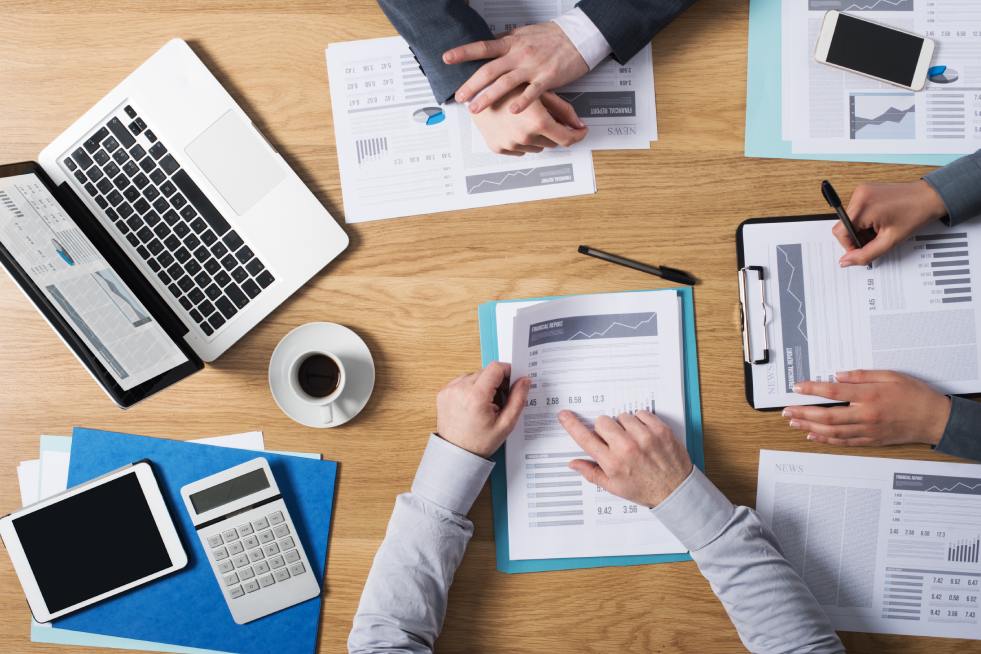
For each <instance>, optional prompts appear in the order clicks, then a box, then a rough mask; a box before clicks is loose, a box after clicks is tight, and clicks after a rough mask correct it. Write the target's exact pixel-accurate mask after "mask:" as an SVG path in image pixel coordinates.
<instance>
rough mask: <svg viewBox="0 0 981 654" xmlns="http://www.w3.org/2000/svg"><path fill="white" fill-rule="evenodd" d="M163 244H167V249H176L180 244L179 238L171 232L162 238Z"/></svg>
mask: <svg viewBox="0 0 981 654" xmlns="http://www.w3.org/2000/svg"><path fill="white" fill-rule="evenodd" d="M164 245H166V246H167V249H168V250H170V251H171V252H173V251H174V250H176V249H177V248H179V247H180V246H181V240H180V239H179V238H177V236H176V235H174V234H171V235H170V236H168V237H167V238H165V239H164Z"/></svg>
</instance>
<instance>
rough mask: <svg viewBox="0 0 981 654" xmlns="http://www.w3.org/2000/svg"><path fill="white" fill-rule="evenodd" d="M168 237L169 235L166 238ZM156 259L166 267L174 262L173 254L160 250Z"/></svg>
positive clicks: (165, 243) (165, 242)
mask: <svg viewBox="0 0 981 654" xmlns="http://www.w3.org/2000/svg"><path fill="white" fill-rule="evenodd" d="M169 238H170V237H168V240H169ZM164 245H167V241H164ZM157 260H158V261H159V262H160V265H161V266H164V267H167V266H169V265H170V264H172V263H173V262H174V255H172V254H171V253H170V252H161V253H160V256H159V257H157Z"/></svg>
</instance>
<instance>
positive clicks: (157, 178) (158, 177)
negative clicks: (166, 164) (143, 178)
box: [150, 168, 170, 184]
mask: <svg viewBox="0 0 981 654" xmlns="http://www.w3.org/2000/svg"><path fill="white" fill-rule="evenodd" d="M150 179H151V180H152V181H153V183H154V184H159V183H161V182H162V181H164V180H165V179H167V175H166V173H164V171H162V170H160V169H159V168H154V169H153V172H151V173H150ZM167 183H168V184H169V183H170V182H167Z"/></svg>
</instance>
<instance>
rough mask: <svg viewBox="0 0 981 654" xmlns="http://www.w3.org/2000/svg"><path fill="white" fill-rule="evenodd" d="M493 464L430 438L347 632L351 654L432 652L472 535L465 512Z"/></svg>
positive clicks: (397, 506) (421, 653) (400, 502)
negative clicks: (448, 596)
mask: <svg viewBox="0 0 981 654" xmlns="http://www.w3.org/2000/svg"><path fill="white" fill-rule="evenodd" d="M493 467H494V464H493V463H491V462H490V461H487V460H486V459H482V458H481V457H479V456H476V455H474V454H471V453H470V452H467V451H465V450H462V449H460V448H458V447H456V446H455V445H451V444H450V443H448V442H446V441H444V440H443V439H441V438H439V437H438V436H435V435H434V436H432V437H430V439H429V445H428V446H427V447H426V453H425V454H424V455H423V457H422V461H421V462H420V464H419V470H418V471H417V472H416V477H415V481H413V483H412V492H411V493H405V494H403V495H399V497H398V498H397V499H396V500H395V510H394V511H392V517H391V519H390V520H389V523H388V531H387V532H386V533H385V539H384V540H383V541H382V544H381V546H380V547H379V548H378V553H377V554H375V560H374V563H372V565H371V571H370V572H369V573H368V580H367V582H365V587H364V591H363V592H362V594H361V603H360V605H359V606H358V612H357V613H356V614H355V616H354V625H353V628H352V629H351V634H350V635H349V636H348V650H349V651H350V652H351V654H430V653H431V652H432V651H433V645H434V644H435V642H436V638H437V637H438V636H439V632H440V631H441V630H442V628H443V618H444V616H445V615H446V598H447V595H448V593H449V590H450V585H451V584H452V583H453V576H454V575H455V574H456V569H457V568H458V567H459V566H460V562H461V561H462V560H463V554H464V552H465V551H466V549H467V544H468V543H469V542H470V538H471V536H473V524H472V523H471V522H470V521H469V520H467V518H466V517H465V516H466V514H467V512H468V511H470V507H471V506H472V505H473V502H474V500H475V499H476V498H477V495H478V494H479V493H480V489H481V488H482V487H483V485H484V482H486V481H487V476H488V475H489V474H490V471H491V469H492V468H493Z"/></svg>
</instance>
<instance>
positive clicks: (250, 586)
mask: <svg viewBox="0 0 981 654" xmlns="http://www.w3.org/2000/svg"><path fill="white" fill-rule="evenodd" d="M242 588H244V589H245V592H246V593H254V592H255V591H257V590H259V582H258V581H256V580H255V579H250V580H249V581H247V582H245V583H244V584H242Z"/></svg>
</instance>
